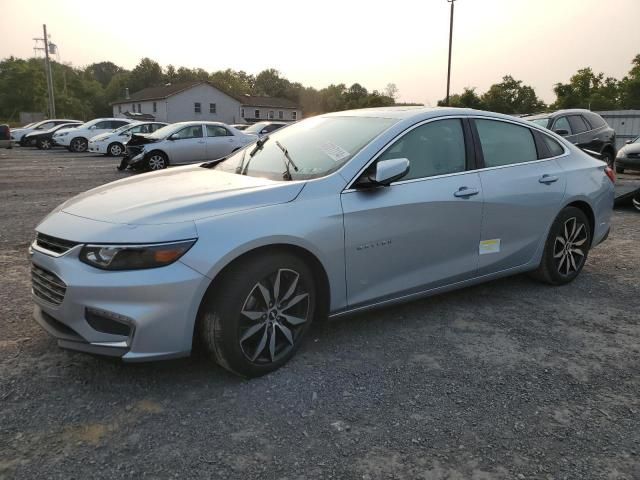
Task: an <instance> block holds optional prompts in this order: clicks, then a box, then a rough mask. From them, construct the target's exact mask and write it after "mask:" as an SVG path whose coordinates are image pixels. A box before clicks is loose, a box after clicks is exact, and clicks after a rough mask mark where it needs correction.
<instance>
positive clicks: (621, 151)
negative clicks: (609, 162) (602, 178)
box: [617, 150, 627, 158]
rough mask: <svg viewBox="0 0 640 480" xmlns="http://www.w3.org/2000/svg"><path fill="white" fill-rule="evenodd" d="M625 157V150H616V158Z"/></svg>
mask: <svg viewBox="0 0 640 480" xmlns="http://www.w3.org/2000/svg"><path fill="white" fill-rule="evenodd" d="M626 157H627V152H625V151H624V150H620V151H619V152H618V155H617V158H626Z"/></svg>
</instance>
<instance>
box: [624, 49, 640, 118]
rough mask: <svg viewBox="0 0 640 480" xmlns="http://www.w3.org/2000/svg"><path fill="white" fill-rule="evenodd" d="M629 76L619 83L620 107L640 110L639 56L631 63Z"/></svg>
mask: <svg viewBox="0 0 640 480" xmlns="http://www.w3.org/2000/svg"><path fill="white" fill-rule="evenodd" d="M631 65H632V66H631V70H630V71H629V74H628V75H627V76H626V77H624V78H623V79H622V80H621V81H620V85H619V89H620V107H621V108H626V109H640V55H636V57H635V58H634V59H633V60H632V62H631Z"/></svg>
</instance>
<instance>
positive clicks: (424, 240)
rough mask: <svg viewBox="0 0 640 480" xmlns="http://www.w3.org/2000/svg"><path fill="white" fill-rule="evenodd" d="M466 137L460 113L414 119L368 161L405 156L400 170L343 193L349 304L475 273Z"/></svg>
mask: <svg viewBox="0 0 640 480" xmlns="http://www.w3.org/2000/svg"><path fill="white" fill-rule="evenodd" d="M465 125H466V127H465ZM465 132H466V134H465ZM465 137H466V138H468V140H469V141H468V142H467V143H465ZM470 137H471V134H470V130H469V128H468V124H466V123H465V122H464V121H463V120H461V119H459V118H451V119H438V120H434V121H429V122H427V123H423V124H421V125H418V126H415V127H413V128H411V129H409V130H408V131H407V132H406V133H405V134H403V135H402V136H401V137H400V138H399V139H398V140H396V141H395V142H394V143H392V144H391V145H390V146H389V147H388V148H387V149H386V150H385V151H383V153H382V154H381V155H380V156H379V157H378V158H377V159H376V160H375V161H379V160H384V159H393V158H407V159H408V160H409V162H410V170H409V173H408V174H407V175H406V176H405V177H403V178H401V179H400V180H399V181H397V182H394V183H392V184H391V185H390V186H388V187H378V188H361V189H359V188H350V189H347V190H345V191H344V192H343V193H342V196H341V201H342V207H343V211H344V229H345V261H346V266H347V295H348V301H349V305H350V306H351V307H356V306H358V305H361V304H364V303H368V302H371V301H374V300H380V301H384V300H385V299H389V298H395V297H398V296H402V295H410V294H412V293H418V292H421V291H424V290H428V289H432V288H436V287H438V286H442V285H446V284H450V283H455V282H458V281H463V280H466V279H468V278H471V277H473V276H474V275H475V273H476V269H477V266H478V241H479V237H480V227H481V221H482V196H483V195H482V189H481V185H480V178H479V175H478V173H477V172H476V171H472V168H473V167H470V165H471V163H472V161H473V158H472V157H473V148H472V147H471V138H470ZM375 161H374V163H375Z"/></svg>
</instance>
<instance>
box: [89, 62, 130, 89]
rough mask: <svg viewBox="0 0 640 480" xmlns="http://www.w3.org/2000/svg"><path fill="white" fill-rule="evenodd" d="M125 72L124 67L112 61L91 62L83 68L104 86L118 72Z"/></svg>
mask: <svg viewBox="0 0 640 480" xmlns="http://www.w3.org/2000/svg"><path fill="white" fill-rule="evenodd" d="M123 72H125V69H124V68H122V67H119V66H118V65H116V64H115V63H113V62H99V63H92V64H91V65H89V66H88V67H87V68H85V73H86V74H87V75H89V77H91V78H92V79H93V80H96V81H98V82H99V83H100V85H102V86H103V87H104V88H106V87H107V85H109V82H111V79H112V78H113V77H114V76H115V75H118V74H120V73H123Z"/></svg>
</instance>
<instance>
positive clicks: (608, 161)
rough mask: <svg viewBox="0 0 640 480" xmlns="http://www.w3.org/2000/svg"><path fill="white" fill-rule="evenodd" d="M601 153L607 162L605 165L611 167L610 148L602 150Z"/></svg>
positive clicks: (611, 156)
mask: <svg viewBox="0 0 640 480" xmlns="http://www.w3.org/2000/svg"><path fill="white" fill-rule="evenodd" d="M601 155H602V157H603V158H602V160H604V161H605V162H607V165H609V166H610V167H613V161H614V158H613V153H612V152H611V151H610V150H603V151H602V153H601Z"/></svg>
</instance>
